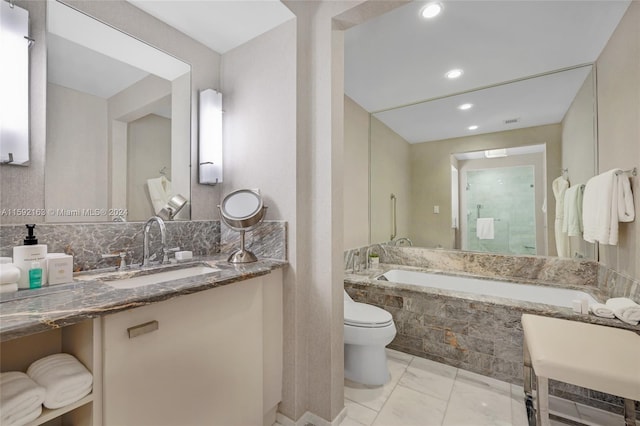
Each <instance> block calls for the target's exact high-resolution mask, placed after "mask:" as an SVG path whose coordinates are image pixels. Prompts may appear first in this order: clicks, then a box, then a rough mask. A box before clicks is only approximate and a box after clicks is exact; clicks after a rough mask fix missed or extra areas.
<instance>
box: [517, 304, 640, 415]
mask: <svg viewBox="0 0 640 426" xmlns="http://www.w3.org/2000/svg"><path fill="white" fill-rule="evenodd" d="M522 328H523V330H524V344H523V346H524V392H525V403H526V406H527V415H528V418H529V425H530V426H533V425H535V424H537V425H538V426H549V424H550V423H549V387H548V384H549V379H553V380H558V381H561V382H565V383H570V384H573V385H576V386H581V387H585V388H589V389H593V390H596V391H600V392H605V393H609V394H612V395H617V396H620V397H622V398H624V418H625V425H626V426H636V422H635V401H638V400H640V335H638V334H637V333H635V332H634V331H631V330H624V329H620V328H614V327H605V326H601V325H595V324H588V323H583V322H578V321H568V320H563V319H557V318H551V317H543V316H538V315H530V314H524V315H522ZM532 369H533V371H532ZM532 373H533V374H532ZM533 375H535V377H536V382H537V389H538V393H537V409H536V410H535V411H536V415H534V410H533V398H532V379H533ZM536 419H537V422H536Z"/></svg>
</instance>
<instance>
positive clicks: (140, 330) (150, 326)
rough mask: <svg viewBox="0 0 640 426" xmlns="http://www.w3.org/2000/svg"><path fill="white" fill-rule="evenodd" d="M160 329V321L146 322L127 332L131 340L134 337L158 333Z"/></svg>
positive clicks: (128, 329)
mask: <svg viewBox="0 0 640 426" xmlns="http://www.w3.org/2000/svg"><path fill="white" fill-rule="evenodd" d="M158 327H159V324H158V321H149V322H145V323H144V324H140V325H135V326H133V327H129V328H127V332H129V339H133V338H134V337H138V336H142V335H143V334H147V333H151V332H152V331H156V330H157V329H158Z"/></svg>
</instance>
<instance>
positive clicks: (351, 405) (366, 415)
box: [340, 399, 378, 426]
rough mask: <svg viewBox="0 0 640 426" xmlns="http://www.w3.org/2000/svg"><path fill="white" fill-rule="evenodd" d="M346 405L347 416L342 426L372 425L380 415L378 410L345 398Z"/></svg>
mask: <svg viewBox="0 0 640 426" xmlns="http://www.w3.org/2000/svg"><path fill="white" fill-rule="evenodd" d="M344 406H345V407H346V408H347V417H345V418H344V420H343V421H342V423H340V426H371V424H373V421H374V420H375V419H376V416H377V415H378V412H377V411H375V410H372V409H371V408H367V407H365V406H364V405H360V404H358V403H357V402H353V401H350V400H348V399H345V400H344Z"/></svg>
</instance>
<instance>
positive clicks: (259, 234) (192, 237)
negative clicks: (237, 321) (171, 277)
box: [0, 220, 286, 271]
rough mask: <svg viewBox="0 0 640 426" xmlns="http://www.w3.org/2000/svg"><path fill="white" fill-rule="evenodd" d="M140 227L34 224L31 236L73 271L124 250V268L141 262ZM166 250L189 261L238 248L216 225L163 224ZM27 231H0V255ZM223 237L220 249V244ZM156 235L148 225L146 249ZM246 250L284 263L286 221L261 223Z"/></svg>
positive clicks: (100, 264)
mask: <svg viewBox="0 0 640 426" xmlns="http://www.w3.org/2000/svg"><path fill="white" fill-rule="evenodd" d="M144 223H145V222H110V223H77V224H46V223H40V224H37V225H36V230H35V234H36V236H37V237H38V242H39V243H40V244H46V245H47V249H48V251H49V253H67V254H71V255H73V262H74V271H86V270H91V269H96V268H105V267H109V266H114V265H116V264H117V260H116V259H102V254H105V253H119V252H121V251H126V252H128V253H129V254H128V255H127V264H130V263H132V262H133V263H140V262H141V261H142V242H143V228H144ZM165 225H166V227H167V248H174V247H180V250H190V251H192V252H193V255H194V256H211V255H214V254H217V253H229V254H230V253H231V252H232V251H234V250H235V249H237V248H238V247H240V244H239V239H240V237H239V234H238V232H235V231H232V230H230V229H229V228H227V227H226V226H224V225H223V226H224V228H225V229H224V230H223V232H224V235H222V236H221V233H220V221H219V220H203V221H198V220H195V221H165ZM25 235H26V228H25V226H24V224H20V225H2V226H0V256H9V257H11V256H12V255H13V247H14V246H16V245H22V244H23V240H24V236H25ZM221 238H222V245H221V244H220V242H221ZM159 241H160V231H159V228H158V225H157V224H152V225H151V249H152V250H153V249H154V247H155V248H157V249H158V253H156V255H157V256H158V257H159V258H160V259H161V258H162V252H161V251H160V249H159V247H160V246H159V243H158V242H159ZM246 242H247V247H248V249H250V250H252V251H254V253H255V254H256V256H258V258H261V259H264V258H268V259H278V260H286V222H283V221H265V222H262V223H260V224H259V225H258V227H257V228H256V229H255V230H253V231H250V232H248V233H247V237H246Z"/></svg>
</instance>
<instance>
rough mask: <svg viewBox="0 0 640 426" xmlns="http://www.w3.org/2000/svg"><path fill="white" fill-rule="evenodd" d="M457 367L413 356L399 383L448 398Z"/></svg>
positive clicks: (441, 397) (440, 397)
mask: <svg viewBox="0 0 640 426" xmlns="http://www.w3.org/2000/svg"><path fill="white" fill-rule="evenodd" d="M457 371H458V369H457V368H455V367H451V366H448V365H444V364H441V363H438V362H434V361H431V360H428V359H424V358H420V357H414V358H413V360H412V361H411V363H410V364H409V366H408V367H407V371H405V373H404V375H403V376H402V378H401V379H400V384H401V385H402V386H404V387H407V388H410V389H413V390H415V391H418V392H421V393H424V394H427V395H431V396H433V397H435V398H438V399H442V400H444V401H448V400H449V396H450V395H451V389H452V388H453V382H454V380H455V378H456V373H457Z"/></svg>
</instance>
